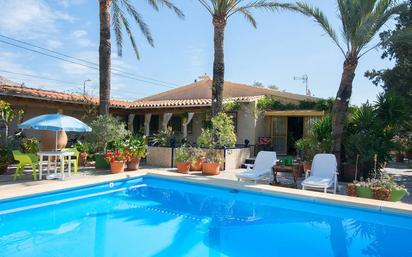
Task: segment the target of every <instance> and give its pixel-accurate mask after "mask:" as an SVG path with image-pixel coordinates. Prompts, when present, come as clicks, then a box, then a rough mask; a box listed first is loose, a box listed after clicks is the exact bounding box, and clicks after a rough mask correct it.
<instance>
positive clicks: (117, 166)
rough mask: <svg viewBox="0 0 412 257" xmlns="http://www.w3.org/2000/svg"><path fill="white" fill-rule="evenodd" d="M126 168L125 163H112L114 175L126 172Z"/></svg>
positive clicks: (111, 169)
mask: <svg viewBox="0 0 412 257" xmlns="http://www.w3.org/2000/svg"><path fill="white" fill-rule="evenodd" d="M125 166H126V165H125V162H124V161H114V162H111V163H110V171H111V172H112V173H113V174H116V173H121V172H124V168H125Z"/></svg>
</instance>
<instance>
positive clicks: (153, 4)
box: [147, 0, 159, 11]
mask: <svg viewBox="0 0 412 257" xmlns="http://www.w3.org/2000/svg"><path fill="white" fill-rule="evenodd" d="M147 2H148V3H149V5H150V6H151V7H152V8H153V9H155V10H156V11H159V6H158V5H157V0H147Z"/></svg>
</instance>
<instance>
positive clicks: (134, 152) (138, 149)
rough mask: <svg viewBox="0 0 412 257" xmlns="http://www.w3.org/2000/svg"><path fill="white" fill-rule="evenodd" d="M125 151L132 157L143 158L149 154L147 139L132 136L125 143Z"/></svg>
mask: <svg viewBox="0 0 412 257" xmlns="http://www.w3.org/2000/svg"><path fill="white" fill-rule="evenodd" d="M124 147H125V151H127V152H128V153H129V154H130V155H131V156H133V157H138V158H143V157H145V156H146V153H147V144H146V138H145V137H144V136H131V137H129V138H127V139H126V141H125V146H124Z"/></svg>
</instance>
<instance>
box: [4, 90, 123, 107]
mask: <svg viewBox="0 0 412 257" xmlns="http://www.w3.org/2000/svg"><path fill="white" fill-rule="evenodd" d="M0 95H4V96H14V97H22V98H30V99H38V100H48V101H56V102H67V103H78V104H82V103H84V102H85V98H84V96H83V95H80V94H74V93H65V92H59V91H53V90H44V89H38V88H31V87H24V86H17V85H10V84H1V85H0ZM88 100H89V101H91V102H93V103H95V104H97V103H98V98H97V97H88ZM111 105H112V106H114V107H123V108H127V107H129V106H130V101H122V100H112V101H111Z"/></svg>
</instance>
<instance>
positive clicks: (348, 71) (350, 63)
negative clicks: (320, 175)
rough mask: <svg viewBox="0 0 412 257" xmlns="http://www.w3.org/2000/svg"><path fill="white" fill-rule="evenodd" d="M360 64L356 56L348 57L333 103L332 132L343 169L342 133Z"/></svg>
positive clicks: (335, 150) (334, 150) (339, 167)
mask: <svg viewBox="0 0 412 257" xmlns="http://www.w3.org/2000/svg"><path fill="white" fill-rule="evenodd" d="M357 66H358V59H357V58H356V57H348V58H346V60H345V62H344V64H343V73H342V78H341V82H340V86H339V90H338V93H337V94H336V101H335V104H334V105H333V123H332V134H333V139H334V144H333V149H332V151H333V153H334V154H335V156H336V159H337V161H338V170H339V171H340V170H341V166H342V163H341V154H342V134H343V129H344V126H345V121H346V113H347V111H348V107H349V100H350V97H351V95H352V83H353V79H354V78H355V70H356V67H357Z"/></svg>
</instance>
